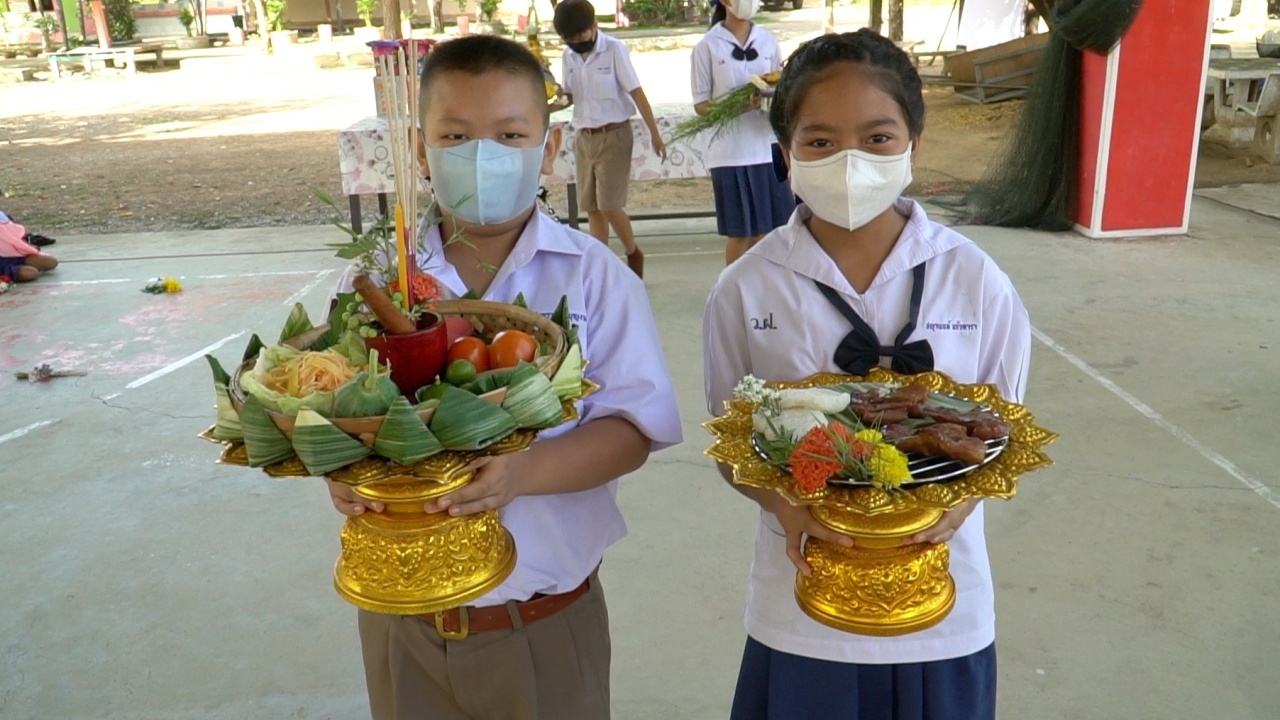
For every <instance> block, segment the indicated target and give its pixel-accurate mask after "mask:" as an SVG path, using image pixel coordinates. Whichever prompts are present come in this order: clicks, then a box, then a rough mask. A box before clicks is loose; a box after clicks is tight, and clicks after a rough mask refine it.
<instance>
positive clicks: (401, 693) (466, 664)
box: [360, 575, 610, 720]
mask: <svg viewBox="0 0 1280 720" xmlns="http://www.w3.org/2000/svg"><path fill="white" fill-rule="evenodd" d="M513 605H514V603H509V604H508V610H510V611H511V619H512V623H513V624H514V625H515V628H514V629H512V630H498V631H493V632H486V633H476V634H472V635H469V636H467V637H466V638H464V639H462V640H446V639H444V638H442V637H440V635H439V633H437V632H436V629H435V625H434V624H433V623H431V622H428V621H426V620H423V619H421V618H418V617H413V616H396V615H382V614H378V613H371V612H366V611H364V610H361V611H360V644H361V647H362V649H363V652H364V671H365V681H366V683H367V684H368V688H369V707H370V709H371V710H372V712H373V720H608V718H609V659H610V645H609V613H608V609H607V608H606V607H605V601H604V591H603V589H602V588H601V587H600V581H599V579H598V577H597V576H595V575H592V577H591V586H590V589H589V590H588V591H587V593H586V594H585V595H583V596H582V597H580V598H578V599H577V600H576V601H574V603H573V604H572V605H570V606H569V607H567V608H565V609H564V610H561V611H560V612H558V613H556V614H555V615H552V616H550V617H547V618H543V619H541V620H538V621H537V622H535V623H532V624H529V625H525V624H523V623H522V622H521V621H520V617H519V615H518V614H517V613H516V612H515V610H514V607H513Z"/></svg>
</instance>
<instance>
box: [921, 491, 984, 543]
mask: <svg viewBox="0 0 1280 720" xmlns="http://www.w3.org/2000/svg"><path fill="white" fill-rule="evenodd" d="M978 502H979V500H978V498H971V499H969V500H965V501H964V502H962V503H960V504H959V505H957V506H955V507H953V508H951V509H950V510H948V511H946V512H945V513H943V515H942V519H941V520H939V521H938V524H937V525H934V526H933V527H931V528H929V529H928V530H922V531H921V532H918V533H916V534H915V535H912V536H911V538H910V539H908V540H907V544H915V543H930V544H937V543H944V542H946V541H948V540H950V539H951V538H953V537H955V534H956V530H959V529H960V526H961V525H963V524H964V521H965V520H966V519H968V517H969V516H970V515H971V514H973V509H974V508H976V507H978Z"/></svg>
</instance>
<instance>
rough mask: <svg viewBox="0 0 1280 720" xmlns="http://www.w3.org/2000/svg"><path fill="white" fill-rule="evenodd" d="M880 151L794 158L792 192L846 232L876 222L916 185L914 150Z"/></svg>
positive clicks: (823, 217) (858, 151) (814, 212)
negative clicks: (901, 151) (814, 157)
mask: <svg viewBox="0 0 1280 720" xmlns="http://www.w3.org/2000/svg"><path fill="white" fill-rule="evenodd" d="M912 147H913V146H912V145H908V146H907V151H906V152H904V153H902V154H901V155H876V154H873V153H869V152H866V151H863V150H845V151H843V152H839V153H836V154H835V155H832V156H831V157H828V158H823V159H821V160H796V159H795V157H794V156H792V160H791V190H792V191H793V192H795V194H796V195H799V196H800V197H801V198H802V199H803V200H804V204H805V205H807V206H808V207H809V209H810V210H812V211H813V214H814V215H817V216H818V217H820V218H822V219H823V220H826V221H827V222H829V223H831V224H832V225H838V226H840V227H842V228H844V229H846V230H857V229H858V228H860V227H862V226H863V225H866V224H867V223H869V222H871V221H872V220H874V219H875V218H876V217H878V216H879V215H880V214H881V213H883V212H884V211H885V210H888V209H889V208H890V207H891V206H892V205H893V203H894V202H895V201H896V200H897V199H898V197H899V196H901V195H902V191H903V190H906V189H907V186H908V185H910V184H911V179H912V178H911V150H912Z"/></svg>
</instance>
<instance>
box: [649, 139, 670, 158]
mask: <svg viewBox="0 0 1280 720" xmlns="http://www.w3.org/2000/svg"><path fill="white" fill-rule="evenodd" d="M652 134H653V151H654V152H655V153H657V154H658V157H660V158H662V162H666V161H667V144H666V143H665V142H663V141H662V136H661V135H659V134H658V133H656V132H654V133H652Z"/></svg>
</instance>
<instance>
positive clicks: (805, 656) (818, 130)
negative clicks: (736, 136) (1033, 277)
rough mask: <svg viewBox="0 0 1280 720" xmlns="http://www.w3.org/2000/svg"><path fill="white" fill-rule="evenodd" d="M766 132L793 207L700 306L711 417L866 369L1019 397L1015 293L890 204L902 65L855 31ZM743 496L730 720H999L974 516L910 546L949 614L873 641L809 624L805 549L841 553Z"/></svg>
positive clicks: (915, 96)
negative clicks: (766, 395) (937, 571)
mask: <svg viewBox="0 0 1280 720" xmlns="http://www.w3.org/2000/svg"><path fill="white" fill-rule="evenodd" d="M770 122H771V124H772V126H773V129H774V131H775V132H776V133H777V136H778V139H779V141H780V144H781V146H782V150H783V157H784V160H785V161H786V163H787V165H788V167H789V169H790V177H791V185H792V187H793V188H794V190H795V192H796V194H797V195H799V196H800V198H801V199H802V200H803V201H804V205H801V206H800V207H799V208H797V209H796V211H795V213H794V215H793V216H792V218H791V221H790V223H788V224H787V225H786V226H784V227H781V228H779V229H777V230H775V231H774V232H772V233H770V234H769V235H768V236H767V237H766V238H764V239H763V240H761V241H760V242H759V243H758V244H757V245H756V246H755V247H753V248H752V249H751V250H749V251H748V252H747V253H746V254H745V255H744V256H743V257H742V258H741V259H739V260H738V261H737V262H736V263H734V264H733V265H731V266H729V267H728V268H727V269H726V270H725V271H724V273H723V274H722V275H721V276H720V279H719V281H718V282H717V284H716V286H715V288H714V289H713V290H712V293H711V297H710V299H709V300H708V303H707V310H706V316H705V318H704V324H703V340H704V347H705V351H706V390H707V402H708V406H709V408H710V409H711V412H712V413H714V414H720V413H722V412H724V401H725V400H727V399H729V398H730V397H731V395H732V393H733V387H734V385H735V384H736V383H737V382H738V380H739V379H740V378H741V377H743V376H744V375H747V374H749V373H750V374H753V375H755V376H757V377H760V378H763V379H766V380H778V381H790V380H800V379H803V378H806V377H808V376H810V375H812V374H814V373H818V372H845V373H850V374H856V375H862V374H865V373H866V372H867V371H868V370H869V369H870V367H871V366H873V365H875V364H876V363H877V362H879V363H880V364H884V365H888V366H890V367H892V368H894V369H895V370H898V371H900V372H907V373H913V372H922V371H925V370H931V369H936V370H938V371H941V372H944V373H946V374H948V375H950V376H951V377H952V378H954V379H956V380H957V381H958V382H962V383H979V382H980V383H994V384H996V385H997V386H998V387H999V388H1000V391H1001V393H1002V394H1003V395H1004V397H1006V398H1009V399H1011V400H1014V401H1021V399H1022V395H1023V391H1024V389H1025V387H1026V374H1027V365H1028V362H1029V360H1030V347H1031V325H1030V320H1029V319H1028V317H1027V312H1026V309H1025V308H1024V307H1023V305H1022V302H1021V300H1020V299H1019V298H1018V295H1017V293H1016V292H1015V291H1014V289H1013V286H1012V284H1011V283H1010V281H1009V278H1008V277H1007V276H1006V275H1005V274H1004V273H1003V272H1001V271H1000V269H999V268H998V267H997V266H996V264H995V262H994V261H993V260H992V259H991V258H990V257H989V256H987V255H986V253H984V252H983V251H982V250H980V249H979V248H978V247H977V246H976V245H974V244H973V242H971V241H970V240H968V239H967V238H965V237H963V236H961V235H959V234H958V233H956V232H953V231H952V230H950V229H948V228H946V227H943V226H941V225H937V224H935V223H932V222H930V221H929V219H928V218H927V217H925V214H924V211H923V210H922V209H921V208H920V206H919V205H917V204H916V203H914V202H913V201H911V200H908V199H906V198H901V197H900V195H901V193H902V192H903V191H904V190H905V189H906V187H907V186H908V185H909V184H910V183H911V164H912V161H913V158H914V153H915V150H916V149H917V148H918V147H919V145H920V136H921V133H922V131H923V129H924V99H923V96H922V94H921V87H920V78H919V75H918V74H917V73H916V70H915V67H914V65H913V64H912V63H911V61H910V59H909V58H908V57H907V55H906V54H905V53H903V52H902V51H901V50H899V49H898V48H896V47H895V46H894V45H893V43H892V42H890V41H888V40H886V39H884V38H883V37H881V36H879V35H877V34H875V33H873V32H870V31H868V30H860V31H858V32H856V33H845V34H839V35H834V34H833V35H824V36H821V37H819V38H817V39H814V40H812V41H810V42H807V43H805V44H804V45H802V46H801V47H800V48H799V49H798V50H797V51H796V52H795V53H794V54H793V55H792V56H791V58H790V59H789V60H788V62H787V65H786V68H785V70H783V74H782V79H781V81H780V83H779V85H778V88H777V94H776V96H775V98H774V102H773V106H772V108H771V110H770ZM864 321H865V322H864ZM851 333H858V334H860V335H863V336H864V337H865V338H866V340H865V341H864V342H870V343H872V345H871V346H872V347H876V346H879V356H880V357H879V359H878V360H877V358H876V357H875V353H868V354H867V355H868V356H869V357H851V356H850V355H849V354H847V353H837V348H839V347H840V346H841V345H842V341H844V340H845V339H846V338H847V337H849V336H850V335H851ZM870 335H874V336H875V337H869V336H870ZM907 346H910V347H907ZM904 351H906V352H904ZM924 351H927V352H924ZM930 358H931V359H930ZM722 471H723V468H722ZM737 489H738V490H739V491H740V492H742V493H743V494H744V495H747V496H748V497H750V498H751V499H753V500H755V501H756V502H758V503H759V504H760V506H761V509H762V512H761V521H760V524H759V526H758V528H757V531H756V541H755V556H754V560H753V562H752V567H751V580H750V587H749V592H748V595H747V608H746V613H745V620H746V626H747V634H748V639H747V646H746V650H745V652H744V654H743V659H742V666H741V670H740V674H739V679H738V688H737V692H736V695H735V698H734V705H733V711H732V714H731V718H732V720H808V719H809V718H813V719H815V720H817V719H819V718H821V719H824V720H825V719H826V718H845V719H848V720H992V719H993V718H994V717H995V684H996V660H995V644H994V643H995V612H994V592H993V589H992V581H991V571H990V566H989V563H988V560H987V551H986V540H985V538H984V535H983V512H982V506H981V505H980V504H979V503H977V502H967V503H965V504H963V505H961V506H959V507H957V508H955V509H953V510H951V511H949V512H947V513H946V514H945V515H944V516H943V518H942V520H941V521H940V522H939V524H938V525H936V526H935V527H933V528H930V529H929V530H926V531H924V532H922V533H920V534H918V535H916V536H915V537H913V538H911V542H929V543H936V542H948V543H949V544H950V548H951V574H952V576H953V578H954V579H955V582H956V590H957V599H956V605H955V608H954V609H953V610H952V611H951V613H950V614H949V615H948V616H947V617H946V618H945V619H944V620H943V621H942V622H940V623H939V624H937V625H935V626H933V627H931V628H928V629H926V630H922V631H919V632H915V633H911V634H908V635H902V636H897V637H869V636H863V635H856V634H852V633H847V632H843V631H840V630H836V629H833V628H830V627H827V626H826V625H822V624H820V623H818V622H816V621H814V620H812V619H810V618H809V617H808V616H807V615H805V614H804V612H803V611H801V609H800V608H799V606H798V605H797V604H796V601H795V598H794V588H795V573H796V572H797V570H798V571H799V572H802V573H808V572H809V571H810V568H809V567H808V565H807V563H806V562H805V560H804V556H803V553H802V547H803V542H804V538H805V536H812V537H814V538H818V539H821V540H824V541H828V542H834V543H840V544H843V545H849V544H850V542H851V541H850V540H849V539H848V538H845V537H843V536H840V535H838V534H835V533H833V532H831V531H829V530H827V529H825V528H824V526H822V525H821V524H819V523H818V522H817V521H816V520H815V519H814V517H813V516H812V515H811V514H810V511H809V509H808V508H807V507H804V506H801V507H795V506H792V505H790V504H788V503H787V502H786V501H785V500H783V499H782V497H781V496H780V495H778V494H777V493H774V492H767V491H759V490H755V489H749V488H741V487H739V488H737Z"/></svg>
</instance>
